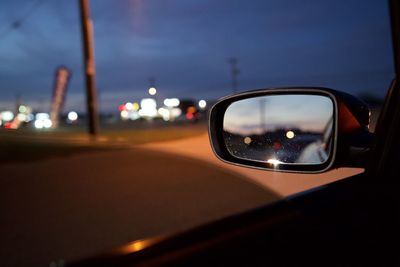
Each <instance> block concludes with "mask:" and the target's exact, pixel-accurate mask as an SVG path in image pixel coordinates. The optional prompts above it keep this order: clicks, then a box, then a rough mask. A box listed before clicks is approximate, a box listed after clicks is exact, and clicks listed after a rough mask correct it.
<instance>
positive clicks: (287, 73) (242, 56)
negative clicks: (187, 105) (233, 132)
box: [0, 0, 393, 111]
mask: <svg viewBox="0 0 400 267" xmlns="http://www.w3.org/2000/svg"><path fill="white" fill-rule="evenodd" d="M0 10H1V11H2V12H1V14H0V25H1V26H0V62H1V64H0V86H1V91H0V92H1V94H0V109H3V108H5V107H12V105H13V102H14V101H15V95H16V94H20V95H21V96H22V99H23V101H25V102H26V103H27V104H30V105H33V106H34V107H37V108H41V109H43V110H45V111H46V109H48V106H49V105H50V99H51V90H52V85H53V79H54V77H53V73H54V70H55V68H56V67H57V66H59V65H66V66H67V67H69V68H70V69H71V70H72V79H71V83H70V85H69V88H68V95H67V98H66V107H65V109H67V110H69V109H75V110H85V107H84V102H85V95H84V82H83V76H82V58H81V57H82V53H81V31H80V24H79V13H78V1H72V0H69V1H51V0H38V1H28V0H19V1H12V0H2V1H1V4H0ZM91 13H92V18H93V21H94V27H95V52H96V64H97V87H98V91H99V100H100V107H101V109H102V110H104V111H112V110H114V109H115V110H116V109H117V107H118V104H119V103H121V102H123V101H135V100H138V99H140V98H142V97H146V94H147V88H148V85H149V81H148V78H149V77H155V78H156V87H157V89H158V92H159V97H160V98H163V97H185V98H188V97H192V98H196V99H201V98H205V99H215V98H219V97H221V96H224V95H227V94H230V93H231V91H232V90H231V75H230V67H229V64H228V62H227V61H228V58H229V57H232V56H234V57H237V58H238V60H239V63H238V67H239V69H240V74H239V76H238V82H239V90H240V91H245V90H249V89H256V88H265V87H277V86H325V87H331V88H334V89H339V90H343V91H347V92H350V93H353V94H359V93H361V92H369V93H371V94H374V95H377V96H384V94H385V92H386V90H387V87H388V85H389V82H390V79H391V78H392V77H393V63H392V48H391V40H390V28H389V25H390V24H389V17H388V9H387V3H386V1H381V0H371V1H366V0H357V1H355V0H346V1H344V0H343V1H320V0H306V1H296V0H279V1H278V0H274V1H272V0H252V1H246V0H218V1H215V0H214V1H213V0H204V1H202V0H118V1H112V0H92V1H91ZM26 15H27V16H26ZM21 18H23V20H22V21H21V23H20V26H19V27H17V28H10V26H9V25H11V23H13V22H14V21H16V20H18V19H21Z"/></svg>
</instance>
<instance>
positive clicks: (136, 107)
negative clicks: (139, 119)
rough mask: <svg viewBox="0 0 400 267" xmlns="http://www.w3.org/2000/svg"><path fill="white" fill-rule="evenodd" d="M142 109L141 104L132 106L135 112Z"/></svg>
mask: <svg viewBox="0 0 400 267" xmlns="http://www.w3.org/2000/svg"><path fill="white" fill-rule="evenodd" d="M139 108H140V106H139V103H137V102H135V103H133V104H132V110H133V111H138V110H139Z"/></svg>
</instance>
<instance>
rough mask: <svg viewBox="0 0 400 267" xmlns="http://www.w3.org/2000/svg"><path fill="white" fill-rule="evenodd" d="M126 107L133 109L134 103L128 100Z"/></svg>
mask: <svg viewBox="0 0 400 267" xmlns="http://www.w3.org/2000/svg"><path fill="white" fill-rule="evenodd" d="M125 108H126V109H127V110H132V109H133V104H132V103H131V102H128V103H126V104H125Z"/></svg>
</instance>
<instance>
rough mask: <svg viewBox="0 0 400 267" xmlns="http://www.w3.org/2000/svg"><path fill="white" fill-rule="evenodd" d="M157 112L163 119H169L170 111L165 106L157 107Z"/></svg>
mask: <svg viewBox="0 0 400 267" xmlns="http://www.w3.org/2000/svg"><path fill="white" fill-rule="evenodd" d="M158 114H160V115H161V117H162V118H163V120H165V121H169V120H170V117H171V116H170V112H169V110H168V109H166V108H159V109H158Z"/></svg>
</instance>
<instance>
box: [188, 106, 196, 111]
mask: <svg viewBox="0 0 400 267" xmlns="http://www.w3.org/2000/svg"><path fill="white" fill-rule="evenodd" d="M187 112H188V113H195V112H196V108H195V107H193V106H190V107H188V109H187Z"/></svg>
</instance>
